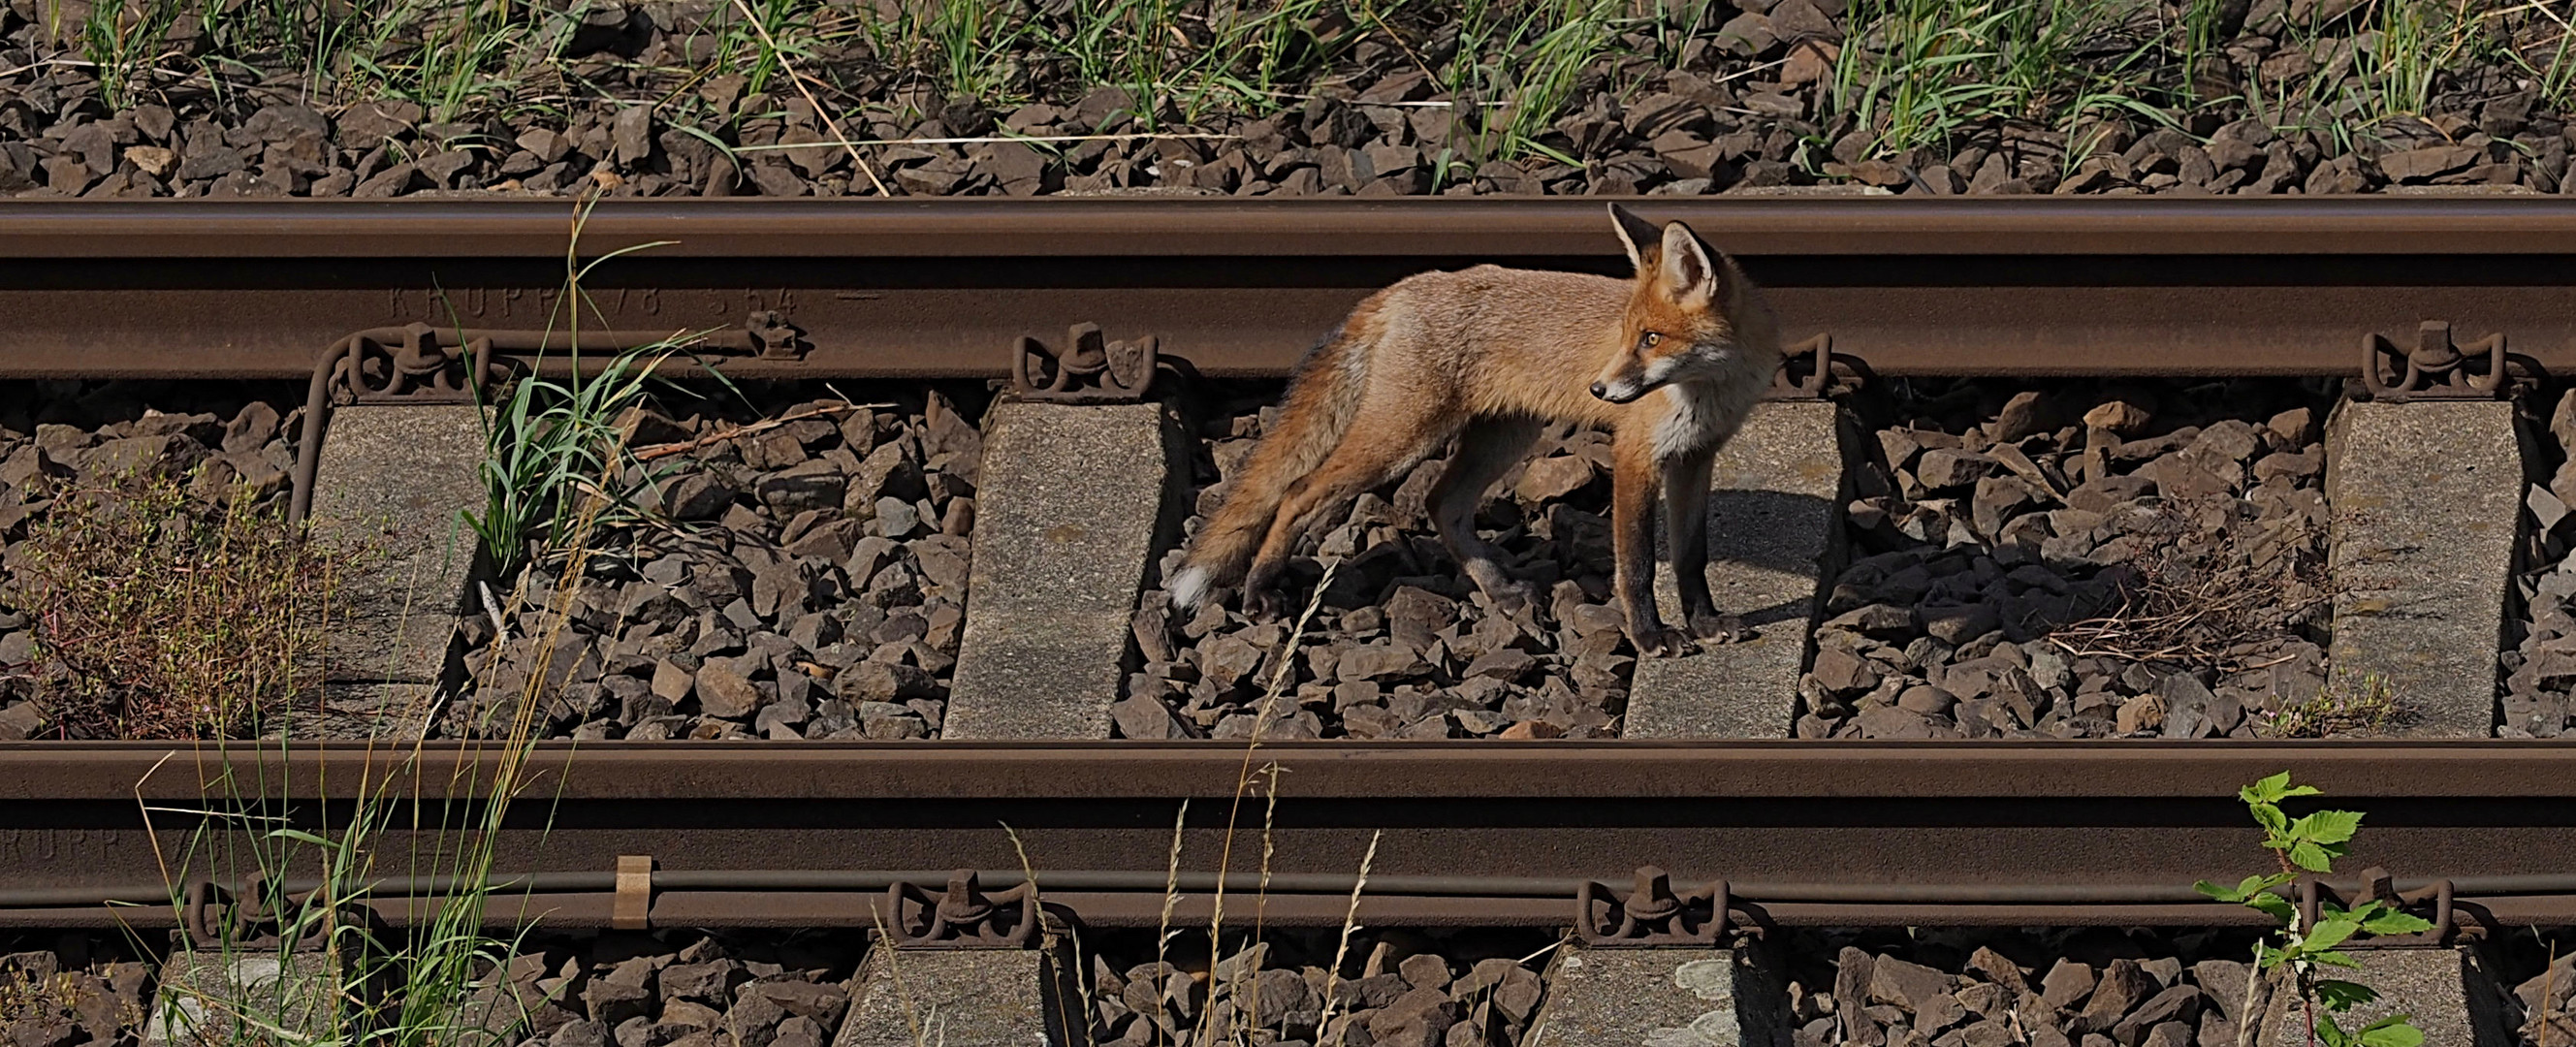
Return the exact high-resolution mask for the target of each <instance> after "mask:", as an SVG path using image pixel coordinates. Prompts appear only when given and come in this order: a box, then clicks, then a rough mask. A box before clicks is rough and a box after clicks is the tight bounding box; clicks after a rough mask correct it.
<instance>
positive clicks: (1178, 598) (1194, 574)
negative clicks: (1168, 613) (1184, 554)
mask: <svg viewBox="0 0 2576 1047" xmlns="http://www.w3.org/2000/svg"><path fill="white" fill-rule="evenodd" d="M1207 583H1208V573H1207V568H1204V567H1189V568H1183V569H1182V571H1181V573H1179V574H1176V575H1173V576H1172V585H1171V591H1172V606H1174V607H1177V608H1179V609H1181V610H1184V611H1195V610H1198V609H1199V600H1200V599H1202V598H1204V597H1205V596H1207V588H1208V584H1207Z"/></svg>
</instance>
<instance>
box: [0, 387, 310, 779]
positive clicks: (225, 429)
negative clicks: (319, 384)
mask: <svg viewBox="0 0 2576 1047" xmlns="http://www.w3.org/2000/svg"><path fill="white" fill-rule="evenodd" d="M302 402H303V398H302V396H301V394H300V391H297V392H296V393H294V394H290V393H289V391H288V390H286V389H285V388H284V387H282V386H281V387H266V386H248V385H230V384H226V383H175V382H171V383H160V382H122V381H117V382H80V381H59V382H56V381H42V382H5V383H0V545H5V546H6V547H7V548H8V549H14V548H15V547H16V546H17V544H18V543H19V542H21V541H22V540H23V539H25V538H26V537H27V527H28V524H29V523H30V522H31V521H34V520H37V519H40V518H42V516H43V515H44V513H45V511H46V510H47V508H48V507H49V506H51V505H52V502H53V499H54V497H55V496H56V495H58V494H59V493H61V492H63V491H67V490H72V489H75V488H79V487H93V488H96V487H105V486H108V485H109V484H110V483H111V481H113V480H114V479H115V478H117V477H118V476H120V475H122V474H125V473H128V472H132V471H150V470H163V471H165V472H166V474H167V475H171V476H189V475H191V473H190V471H191V470H194V473H193V476H194V478H193V479H192V480H190V481H189V491H190V492H191V493H192V494H194V495H196V496H199V497H203V498H205V499H207V500H209V501H219V500H222V499H226V498H230V497H233V493H232V492H233V491H234V489H235V487H236V485H237V484H247V485H248V486H247V492H248V496H249V497H250V498H252V499H254V500H256V501H257V502H258V503H260V504H262V505H265V506H270V507H275V506H277V505H278V504H279V503H280V502H281V501H282V500H283V499H284V498H285V497H286V494H287V490H288V486H289V484H288V477H289V474H290V473H292V472H293V470H294V467H295V448H294V446H293V445H292V444H291V443H290V442H289V439H288V438H289V437H290V436H291V435H292V434H294V433H296V432H297V431H298V425H299V424H300V422H301V419H302V418H303V408H302ZM7 557H8V552H7V551H0V578H5V577H6V575H7V573H8V572H7V569H6V564H7ZM33 625H34V622H33V621H32V620H31V618H30V616H29V615H28V614H27V613H26V611H25V610H24V609H23V608H20V607H18V606H16V604H15V602H14V598H13V596H12V594H11V589H10V587H9V585H8V584H7V583H6V582H5V581H0V741H16V740H23V739H27V738H46V737H73V738H78V737H83V735H82V734H80V733H79V732H78V731H77V730H67V729H66V728H64V727H62V726H61V725H59V724H56V723H55V722H54V718H53V716H52V715H51V714H49V713H48V712H46V711H45V707H44V706H43V705H42V704H41V703H38V702H33V701H30V700H29V699H30V698H32V697H34V696H36V695H37V694H39V693H40V692H42V691H43V690H44V689H45V688H46V686H47V681H50V680H55V679H58V678H59V674H60V673H61V672H63V669H62V667H61V666H60V665H58V664H56V663H53V662H52V661H50V660H49V659H47V658H45V657H44V655H43V654H42V652H41V651H40V650H39V649H38V647H37V643H36V640H37V635H36V632H35V630H34V629H33Z"/></svg>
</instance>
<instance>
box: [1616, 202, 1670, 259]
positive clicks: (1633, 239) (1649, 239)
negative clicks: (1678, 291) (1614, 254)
mask: <svg viewBox="0 0 2576 1047" xmlns="http://www.w3.org/2000/svg"><path fill="white" fill-rule="evenodd" d="M1610 227H1611V228H1613V229H1616V230H1618V232H1619V243H1620V245H1621V246H1623V247H1626V248H1627V249H1628V262H1629V264H1631V265H1634V266H1636V267H1637V271H1638V272H1639V273H1643V272H1645V271H1646V270H1647V268H1648V267H1650V266H1652V265H1653V264H1654V255H1653V252H1654V250H1655V249H1656V245H1657V244H1659V243H1661V242H1662V237H1663V234H1662V233H1660V232H1657V231H1656V230H1655V223H1653V222H1649V221H1647V220H1645V219H1643V218H1639V217H1637V216H1636V215H1635V214H1634V213H1631V212H1630V211H1629V210H1628V209H1627V208H1625V207H1621V206H1619V205H1618V204H1611V205H1610Z"/></svg>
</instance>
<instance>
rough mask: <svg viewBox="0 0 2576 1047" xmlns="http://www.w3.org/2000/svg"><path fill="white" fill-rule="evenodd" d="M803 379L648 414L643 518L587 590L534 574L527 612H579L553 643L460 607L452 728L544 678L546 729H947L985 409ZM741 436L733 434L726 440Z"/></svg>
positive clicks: (552, 573)
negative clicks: (651, 482)
mask: <svg viewBox="0 0 2576 1047" xmlns="http://www.w3.org/2000/svg"><path fill="white" fill-rule="evenodd" d="M807 396H810V392H798V391H793V390H781V391H777V392H776V393H775V394H756V395H755V397H754V398H755V400H756V402H758V403H759V404H760V406H759V407H757V408H753V407H744V406H741V405H740V404H738V403H735V404H731V405H726V406H716V405H714V403H713V402H706V403H701V404H699V405H695V406H691V407H688V408H686V409H673V410H672V412H671V413H669V414H661V413H654V414H648V415H645V416H643V417H642V418H641V419H640V420H639V422H638V424H637V428H636V431H635V435H634V437H633V438H632V443H633V444H634V446H635V447H636V448H637V453H638V455H639V456H642V457H645V458H647V459H648V467H650V468H653V469H656V470H660V471H661V475H659V476H658V478H657V479H656V481H655V484H656V488H657V490H658V497H659V504H658V505H656V506H653V507H651V509H652V510H653V511H652V513H651V517H650V519H648V520H647V521H644V522H642V523H640V524H637V525H634V526H620V527H616V528H610V529H608V531H607V532H606V533H604V534H603V535H602V536H601V537H600V538H598V539H596V540H595V543H594V544H597V545H599V546H601V547H602V550H603V552H602V554H601V555H598V556H595V557H594V558H593V559H592V560H591V561H590V562H589V564H588V566H587V570H586V573H585V575H584V584H583V585H582V587H581V589H580V591H579V592H577V593H574V594H571V595H570V596H568V597H566V596H561V595H560V594H558V593H557V592H556V591H555V589H554V584H555V582H556V574H557V573H558V572H559V571H560V568H559V567H545V568H532V569H529V570H527V571H524V572H522V574H523V577H522V578H521V579H518V580H517V582H516V584H518V585H519V586H521V587H523V589H524V593H525V595H524V596H523V597H521V598H519V606H520V607H521V608H522V609H521V610H520V611H519V612H518V613H517V614H516V615H515V616H514V619H515V621H516V622H542V621H543V620H544V618H545V616H544V615H541V614H538V613H535V612H534V611H533V610H530V609H533V608H546V609H554V608H568V609H569V612H568V613H567V614H566V615H565V619H564V622H563V630H562V632H561V634H560V636H561V638H560V639H559V640H557V641H556V642H554V643H553V644H552V645H551V647H550V648H549V647H547V646H546V645H545V644H544V643H542V642H541V640H540V639H539V638H538V637H535V636H531V635H529V634H530V632H531V631H532V630H531V629H529V628H525V627H521V626H519V625H515V624H514V626H513V628H512V630H511V635H510V638H509V639H508V640H506V641H501V642H499V643H497V644H496V642H495V641H496V639H497V633H496V631H495V629H494V626H493V622H492V620H491V616H490V615H489V614H488V613H487V614H483V615H470V616H467V618H466V619H465V620H464V631H465V633H466V654H465V656H464V663H465V669H466V671H467V672H468V673H469V674H470V676H471V678H472V679H473V680H474V682H475V685H474V690H473V692H472V698H471V700H469V701H465V702H460V703H456V705H454V706H453V707H452V715H451V716H450V718H449V719H448V721H447V723H446V725H445V729H446V730H447V731H448V732H450V733H465V734H474V733H488V732H490V731H494V730H503V729H506V725H507V724H508V723H509V717H507V716H505V715H501V714H502V713H503V712H505V711H507V710H510V709H513V708H515V703H516V702H517V701H518V700H520V697H521V696H522V695H524V694H525V693H527V685H528V680H529V678H530V677H531V676H532V675H534V674H536V673H538V672H540V671H543V672H546V673H548V674H550V677H549V680H548V683H547V686H544V687H542V688H540V693H541V694H542V695H543V701H544V702H545V703H546V704H545V706H544V708H543V709H542V710H541V712H542V727H541V730H542V734H543V735H544V736H551V737H571V738H577V739H605V738H619V739H630V740H648V739H649V740H658V739H672V738H692V739H741V738H769V739H800V738H833V739H874V740H888V739H905V738H926V737H936V736H937V735H938V733H939V726H940V721H941V719H942V716H943V714H944V712H945V709H946V704H947V697H948V680H949V675H950V670H951V668H952V667H953V666H954V665H955V656H956V653H957V639H958V633H959V631H960V629H961V628H962V627H963V624H964V621H965V608H966V575H967V565H968V562H969V558H970V554H971V552H972V547H971V544H970V543H971V540H972V536H973V532H974V523H975V484H976V481H977V478H978V476H979V466H980V465H981V463H982V460H983V437H982V434H981V433H980V432H978V431H977V428H976V422H975V419H976V418H978V417H980V413H979V412H973V411H968V410H964V409H961V408H960V407H959V406H958V405H957V404H956V403H955V402H953V401H951V400H950V399H949V398H948V397H947V396H946V395H944V394H943V393H941V392H938V391H930V392H927V393H924V392H922V391H919V390H911V391H903V392H898V393H895V394H892V395H889V396H887V397H885V398H884V399H885V400H886V401H887V403H881V404H877V405H874V406H870V405H867V404H860V405H858V406H857V407H856V408H855V409H854V408H853V407H852V405H851V404H849V403H848V402H846V401H843V400H839V399H828V400H814V399H806V398H805V397H807ZM727 434H734V435H730V436H729V435H727Z"/></svg>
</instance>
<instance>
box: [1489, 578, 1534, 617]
mask: <svg viewBox="0 0 2576 1047" xmlns="http://www.w3.org/2000/svg"><path fill="white" fill-rule="evenodd" d="M1485 599H1486V600H1487V601H1488V602H1490V603H1492V604H1493V606H1494V613H1496V614H1499V615H1502V616H1503V617H1505V618H1510V617H1514V616H1516V615H1518V614H1520V613H1521V612H1522V611H1526V610H1528V609H1530V608H1532V607H1535V606H1537V605H1538V594H1537V592H1536V591H1535V590H1533V589H1531V588H1530V584H1529V583H1528V582H1513V583H1512V584H1510V585H1505V586H1498V587H1496V588H1493V589H1490V590H1487V591H1486V593H1485Z"/></svg>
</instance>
